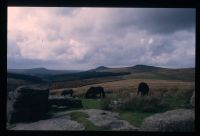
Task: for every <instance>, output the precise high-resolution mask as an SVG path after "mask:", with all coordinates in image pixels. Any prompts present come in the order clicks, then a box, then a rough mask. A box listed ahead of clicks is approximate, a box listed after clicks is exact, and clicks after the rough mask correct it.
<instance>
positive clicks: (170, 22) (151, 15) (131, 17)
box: [111, 8, 195, 33]
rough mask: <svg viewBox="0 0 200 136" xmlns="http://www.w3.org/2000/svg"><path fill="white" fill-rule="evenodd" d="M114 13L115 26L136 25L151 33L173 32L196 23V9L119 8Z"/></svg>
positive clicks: (188, 27) (112, 18)
mask: <svg viewBox="0 0 200 136" xmlns="http://www.w3.org/2000/svg"><path fill="white" fill-rule="evenodd" d="M112 15H113V16H112V17H111V20H112V21H113V20H114V21H115V22H116V23H115V25H114V26H113V27H116V28H127V27H130V26H133V25H135V26H136V28H139V29H143V30H146V31H148V32H150V33H173V32H175V31H178V30H183V29H190V28H192V27H194V25H195V9H181V8H180V9H177V8H176V9H174V8H170V9H169V8H166V9H159V8H153V9H133V10H132V9H125V10H124V9H118V10H117V11H116V12H115V11H113V13H112Z"/></svg>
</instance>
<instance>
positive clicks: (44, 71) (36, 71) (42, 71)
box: [8, 68, 80, 77]
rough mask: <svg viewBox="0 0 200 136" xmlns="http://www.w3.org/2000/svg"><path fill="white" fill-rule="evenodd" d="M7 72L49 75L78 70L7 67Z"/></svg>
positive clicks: (40, 75)
mask: <svg viewBox="0 0 200 136" xmlns="http://www.w3.org/2000/svg"><path fill="white" fill-rule="evenodd" d="M8 72H9V73H15V74H25V75H32V76H38V77H43V76H49V75H59V74H69V73H76V72H80V71H78V70H50V69H46V68H32V69H8Z"/></svg>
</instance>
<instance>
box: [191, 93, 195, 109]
mask: <svg viewBox="0 0 200 136" xmlns="http://www.w3.org/2000/svg"><path fill="white" fill-rule="evenodd" d="M190 104H191V105H192V107H193V108H194V107H195V92H193V95H192V97H191V99H190Z"/></svg>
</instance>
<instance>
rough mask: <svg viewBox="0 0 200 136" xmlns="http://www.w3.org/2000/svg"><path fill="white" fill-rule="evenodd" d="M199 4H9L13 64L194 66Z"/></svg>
mask: <svg viewBox="0 0 200 136" xmlns="http://www.w3.org/2000/svg"><path fill="white" fill-rule="evenodd" d="M195 12H196V11H195V9H189V8H187V9H184V8H84V7H83V8H72V7H71V8H69V7H8V28H7V34H8V45H7V50H8V51H7V65H8V68H15V69H21V68H37V67H45V68H48V69H65V70H88V69H92V68H95V67H98V66H106V67H127V66H134V65H137V64H144V65H151V66H160V67H167V68H186V67H195V44H196V43H195V29H196V28H195V27H196V24H195V22H196V21H195V17H196V13H195Z"/></svg>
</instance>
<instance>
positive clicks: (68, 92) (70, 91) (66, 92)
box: [61, 89, 73, 97]
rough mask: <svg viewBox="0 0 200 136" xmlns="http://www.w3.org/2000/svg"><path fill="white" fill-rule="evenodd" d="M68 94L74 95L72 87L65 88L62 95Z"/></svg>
mask: <svg viewBox="0 0 200 136" xmlns="http://www.w3.org/2000/svg"><path fill="white" fill-rule="evenodd" d="M68 94H70V96H71V97H72V95H73V90H72V89H69V90H64V91H63V92H62V94H61V95H63V96H64V97H65V96H66V95H68Z"/></svg>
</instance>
